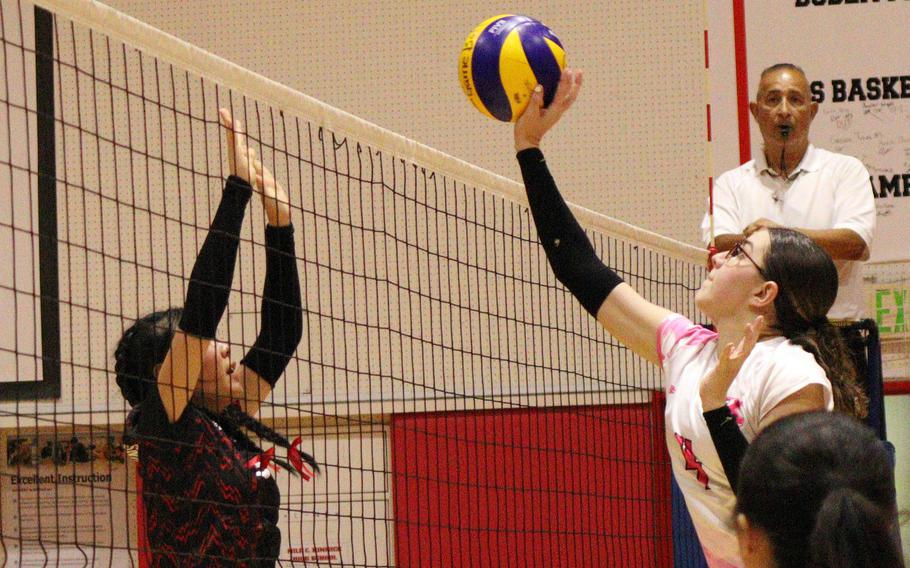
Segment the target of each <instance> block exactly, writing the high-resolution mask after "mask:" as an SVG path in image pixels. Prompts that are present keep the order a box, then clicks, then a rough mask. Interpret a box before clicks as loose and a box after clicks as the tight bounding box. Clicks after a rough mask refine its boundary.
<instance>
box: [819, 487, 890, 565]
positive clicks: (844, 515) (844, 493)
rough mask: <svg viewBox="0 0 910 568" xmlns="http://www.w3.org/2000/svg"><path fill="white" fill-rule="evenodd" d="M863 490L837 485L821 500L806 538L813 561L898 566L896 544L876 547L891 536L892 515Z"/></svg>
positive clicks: (827, 563) (821, 563) (836, 563)
mask: <svg viewBox="0 0 910 568" xmlns="http://www.w3.org/2000/svg"><path fill="white" fill-rule="evenodd" d="M889 514H890V513H886V512H885V510H883V509H882V508H881V507H879V506H877V505H876V504H875V503H873V502H871V501H870V500H869V499H867V498H866V497H865V496H864V495H863V494H862V493H859V492H858V491H856V490H854V489H852V488H850V487H839V488H837V489H835V490H833V491H831V493H828V496H827V497H825V500H824V501H822V506H821V509H819V511H818V517H816V519H815V528H814V529H813V531H812V535H811V536H810V537H809V544H810V546H809V548H810V549H811V550H812V562H813V564H814V565H815V566H824V567H825V568H852V567H854V566H867V567H870V568H871V567H873V566H876V567H878V566H881V567H883V568H884V567H889V568H891V567H895V566H900V565H901V564H900V558H899V557H897V556H895V555H894V554H889V553H890V552H893V551H895V549H896V547H894V546H892V547H884V549H882V548H880V547H879V543H882V542H888V540H889V539H892V538H893V535H892V533H891V522H892V520H893V519H892V518H891V517H889Z"/></svg>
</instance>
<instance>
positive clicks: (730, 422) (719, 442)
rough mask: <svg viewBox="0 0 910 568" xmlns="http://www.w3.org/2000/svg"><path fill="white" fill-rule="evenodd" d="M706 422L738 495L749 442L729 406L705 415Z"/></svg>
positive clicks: (731, 483)
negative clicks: (741, 470)
mask: <svg viewBox="0 0 910 568" xmlns="http://www.w3.org/2000/svg"><path fill="white" fill-rule="evenodd" d="M703 416H704V417H705V422H706V423H707V424H708V431H709V432H711V441H713V442H714V449H715V450H717V455H718V457H720V463H721V464H722V465H723V466H724V473H725V474H726V475H727V481H729V482H730V487H731V488H732V489H733V493H734V494H736V488H737V483H738V481H739V465H740V463H742V461H743V456H744V455H746V449H747V448H748V447H749V442H747V441H746V437H745V436H743V433H742V432H741V431H740V429H739V426H738V425H737V424H736V417H734V416H733V413H732V412H730V408H729V407H728V406H727V405H724V406H721V407H720V408H716V409H714V410H709V411H708V412H705V413H703Z"/></svg>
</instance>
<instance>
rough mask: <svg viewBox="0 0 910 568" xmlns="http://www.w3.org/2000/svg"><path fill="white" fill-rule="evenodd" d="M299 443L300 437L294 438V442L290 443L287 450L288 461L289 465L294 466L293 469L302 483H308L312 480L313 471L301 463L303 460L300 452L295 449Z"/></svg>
mask: <svg viewBox="0 0 910 568" xmlns="http://www.w3.org/2000/svg"><path fill="white" fill-rule="evenodd" d="M300 443H301V440H300V436H297V437H296V438H294V441H293V442H291V447H290V448H288V461H290V462H291V465H293V466H294V469H296V470H297V472H298V473H299V474H300V477H302V478H303V479H304V481H309V480H310V479H312V478H313V475H314V474H313V471H312V470H311V469H310V468H309V467H307V464H305V463H303V458H302V457H301V456H300V450H298V449H297V446H299V445H300Z"/></svg>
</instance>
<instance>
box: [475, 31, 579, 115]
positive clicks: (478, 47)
mask: <svg viewBox="0 0 910 568" xmlns="http://www.w3.org/2000/svg"><path fill="white" fill-rule="evenodd" d="M565 66H566V52H565V50H564V49H563V47H562V43H561V42H560V41H559V38H557V37H556V34H554V33H553V32H552V31H551V30H550V28H548V27H547V26H545V25H543V24H542V23H540V22H538V21H537V20H535V19H534V18H529V17H527V16H516V15H513V14H501V15H499V16H494V17H492V18H490V19H488V20H485V21H484V22H483V23H481V24H480V25H479V26H477V27H476V28H474V31H472V32H471V33H470V34H469V35H468V38H467V39H466V40H465V42H464V47H463V48H462V49H461V57H460V58H459V60H458V78H459V80H460V82H461V88H462V90H463V91H464V94H465V95H466V96H467V97H468V99H469V100H470V101H471V103H473V105H474V106H475V107H477V108H478V110H480V112H482V113H484V114H485V115H487V116H489V117H491V118H495V119H498V120H503V121H506V122H514V121H515V120H517V119H518V117H519V116H521V113H522V111H524V109H525V107H526V106H528V100H530V98H531V93H532V92H533V90H534V87H535V86H536V85H537V84H538V83H539V84H541V85H543V92H544V106H546V105H549V104H550V101H552V100H553V95H554V94H555V91H556V85H557V84H558V83H559V75H560V72H561V71H562V69H563V68H564V67H565Z"/></svg>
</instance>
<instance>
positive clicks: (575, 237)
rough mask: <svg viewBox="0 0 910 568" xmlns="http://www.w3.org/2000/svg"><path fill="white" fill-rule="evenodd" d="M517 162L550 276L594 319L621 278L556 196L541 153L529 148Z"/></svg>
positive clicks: (522, 152) (551, 178) (620, 281)
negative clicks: (548, 264)
mask: <svg viewBox="0 0 910 568" xmlns="http://www.w3.org/2000/svg"><path fill="white" fill-rule="evenodd" d="M517 158H518V163H519V165H520V166H521V176H522V178H523V179H524V183H525V189H526V191H527V193H528V203H530V205H531V214H532V215H533V216H534V224H535V225H537V234H538V236H539V237H540V244H541V245H543V249H544V252H546V254H547V260H549V261H550V267H551V268H552V269H553V274H555V275H556V278H557V279H558V280H559V281H560V282H562V283H563V284H564V285H565V287H566V288H568V289H569V291H570V292H572V294H573V295H574V296H575V297H576V298H577V299H578V301H579V302H581V305H582V306H584V308H585V309H586V310H588V313H590V314H591V315H592V316H594V317H597V310H599V309H600V306H601V305H602V304H603V302H604V300H606V299H607V296H609V295H610V292H612V291H613V289H614V288H615V287H616V286H618V285H619V284H620V283H622V278H620V277H619V275H618V274H616V273H615V272H614V271H613V270H611V269H610V268H609V267H608V266H606V265H605V264H604V263H603V262H601V261H600V259H599V258H597V254H595V252H594V247H593V246H592V245H591V241H590V240H588V237H587V235H585V232H584V229H582V228H581V225H579V224H578V221H576V220H575V216H574V215H572V211H571V210H569V207H568V205H566V202H565V201H564V200H563V198H562V195H560V194H559V190H558V189H557V188H556V182H555V181H554V180H553V176H552V175H550V170H549V169H548V168H547V163H546V161H545V160H544V157H543V153H542V152H541V151H540V150H539V149H537V148H529V149H527V150H522V151H521V152H519V153H518V155H517Z"/></svg>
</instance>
